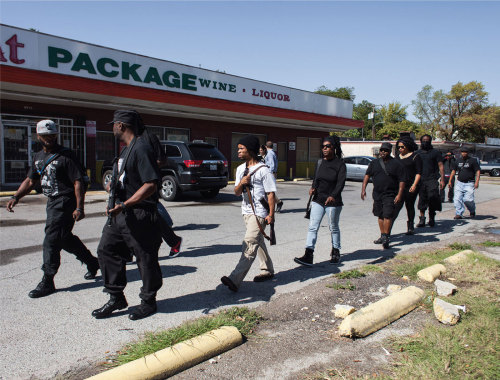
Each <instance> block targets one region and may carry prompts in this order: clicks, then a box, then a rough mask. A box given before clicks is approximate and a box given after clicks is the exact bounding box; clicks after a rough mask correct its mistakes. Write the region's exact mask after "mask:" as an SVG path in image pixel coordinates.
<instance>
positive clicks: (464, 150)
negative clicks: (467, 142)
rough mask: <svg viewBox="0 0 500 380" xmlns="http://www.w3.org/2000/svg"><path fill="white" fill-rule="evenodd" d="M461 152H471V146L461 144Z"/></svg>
mask: <svg viewBox="0 0 500 380" xmlns="http://www.w3.org/2000/svg"><path fill="white" fill-rule="evenodd" d="M460 152H467V153H470V148H469V147H468V146H461V147H460Z"/></svg>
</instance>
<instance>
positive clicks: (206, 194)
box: [200, 189, 219, 198]
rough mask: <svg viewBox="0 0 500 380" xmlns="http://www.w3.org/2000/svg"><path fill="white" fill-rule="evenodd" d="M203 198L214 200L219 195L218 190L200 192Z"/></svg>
mask: <svg viewBox="0 0 500 380" xmlns="http://www.w3.org/2000/svg"><path fill="white" fill-rule="evenodd" d="M200 193H201V196H202V197H203V198H215V197H216V196H217V194H219V189H211V190H205V191H200Z"/></svg>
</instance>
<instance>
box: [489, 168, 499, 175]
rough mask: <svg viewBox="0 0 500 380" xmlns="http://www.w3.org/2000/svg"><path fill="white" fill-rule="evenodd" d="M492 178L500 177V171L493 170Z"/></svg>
mask: <svg viewBox="0 0 500 380" xmlns="http://www.w3.org/2000/svg"><path fill="white" fill-rule="evenodd" d="M490 176H492V177H500V169H492V170H491V171H490Z"/></svg>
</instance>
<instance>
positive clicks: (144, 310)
mask: <svg viewBox="0 0 500 380" xmlns="http://www.w3.org/2000/svg"><path fill="white" fill-rule="evenodd" d="M154 313H156V300H154V299H153V300H150V301H144V300H142V301H141V304H140V305H139V306H137V307H136V308H135V309H134V310H133V311H132V312H131V313H130V314H129V315H128V318H129V319H130V320H131V321H137V320H138V319H142V318H146V317H149V316H150V315H152V314H154Z"/></svg>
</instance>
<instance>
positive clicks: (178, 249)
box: [168, 236, 182, 257]
mask: <svg viewBox="0 0 500 380" xmlns="http://www.w3.org/2000/svg"><path fill="white" fill-rule="evenodd" d="M181 244H182V238H181V237H180V236H179V241H178V242H177V244H176V245H174V246H173V247H172V248H170V253H169V255H168V257H177V256H179V253H181Z"/></svg>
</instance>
